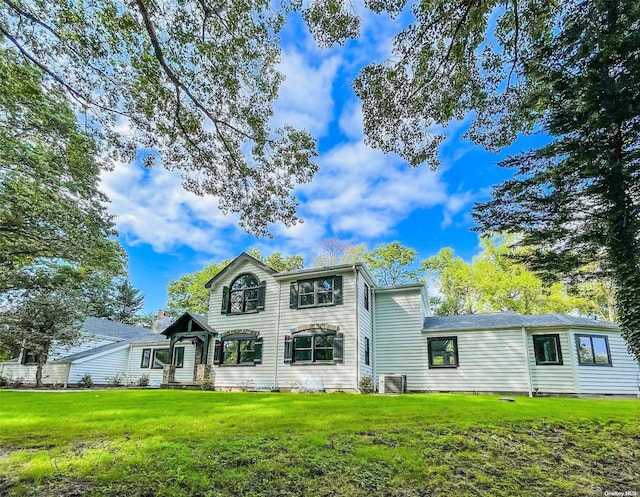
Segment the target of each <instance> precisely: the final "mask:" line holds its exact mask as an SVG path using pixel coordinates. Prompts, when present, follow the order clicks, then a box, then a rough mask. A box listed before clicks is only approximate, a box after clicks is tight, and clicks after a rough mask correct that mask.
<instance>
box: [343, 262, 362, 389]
mask: <svg viewBox="0 0 640 497" xmlns="http://www.w3.org/2000/svg"><path fill="white" fill-rule="evenodd" d="M352 268H353V273H354V274H355V276H356V390H359V389H360V286H359V284H358V282H359V278H358V277H359V276H360V275H359V274H358V269H357V268H356V265H355V264H354V265H353V266H352ZM343 353H344V352H343Z"/></svg>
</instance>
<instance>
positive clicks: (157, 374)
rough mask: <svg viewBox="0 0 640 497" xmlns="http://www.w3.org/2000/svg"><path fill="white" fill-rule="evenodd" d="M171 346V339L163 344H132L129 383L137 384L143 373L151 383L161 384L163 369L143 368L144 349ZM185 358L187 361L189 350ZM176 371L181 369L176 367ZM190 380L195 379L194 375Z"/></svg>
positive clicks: (185, 353)
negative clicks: (141, 365)
mask: <svg viewBox="0 0 640 497" xmlns="http://www.w3.org/2000/svg"><path fill="white" fill-rule="evenodd" d="M167 348H169V341H167V343H162V344H152V343H151V344H136V345H132V346H131V353H130V355H129V368H128V374H129V376H128V378H129V384H132V385H135V384H136V382H137V381H138V380H139V379H140V378H141V377H142V375H143V374H146V375H147V376H148V377H149V383H150V384H156V385H160V384H161V383H162V375H163V371H164V370H163V369H152V368H141V367H140V364H142V351H143V350H144V349H167ZM184 359H185V363H186V361H187V351H186V349H185V351H184ZM151 360H153V351H152V353H151ZM176 371H180V369H176ZM188 381H189V382H191V381H193V377H192V379H191V380H188Z"/></svg>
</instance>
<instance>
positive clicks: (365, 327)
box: [358, 273, 374, 378]
mask: <svg viewBox="0 0 640 497" xmlns="http://www.w3.org/2000/svg"><path fill="white" fill-rule="evenodd" d="M367 288H368V291H369V309H367V308H365V306H364V303H365V296H366V293H367ZM373 301H374V298H373V289H372V287H371V285H370V284H369V283H368V282H367V281H366V280H365V277H364V275H363V274H362V273H360V274H359V275H358V312H359V327H360V340H359V344H358V345H359V349H360V378H362V377H363V376H367V375H368V376H371V375H373V333H372V330H373ZM367 339H368V340H369V365H367V364H365V362H366V354H365V351H366V345H365V344H366V340H367Z"/></svg>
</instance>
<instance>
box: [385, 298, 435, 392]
mask: <svg viewBox="0 0 640 497" xmlns="http://www.w3.org/2000/svg"><path fill="white" fill-rule="evenodd" d="M374 311H375V327H376V329H375V333H374V340H375V344H374V351H375V363H376V376H377V377H376V378H375V381H376V385H377V382H378V377H379V376H380V375H384V374H394V373H398V374H406V375H407V388H408V389H409V390H418V391H423V390H428V388H429V387H428V384H427V363H426V358H427V341H426V338H425V337H424V336H422V331H421V330H422V299H421V292H420V289H417V288H416V289H408V290H403V291H399V290H395V291H382V292H379V291H378V292H376V302H375V309H374Z"/></svg>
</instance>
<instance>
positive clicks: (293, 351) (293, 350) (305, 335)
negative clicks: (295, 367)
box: [291, 330, 337, 365]
mask: <svg viewBox="0 0 640 497" xmlns="http://www.w3.org/2000/svg"><path fill="white" fill-rule="evenodd" d="M336 336H337V333H336V332H335V331H333V330H326V331H322V332H319V331H313V332H301V333H296V334H294V335H293V336H292V340H291V341H292V343H291V363H292V364H319V365H323V364H324V365H326V364H335V360H334V357H333V356H334V345H333V344H334V342H335V339H336ZM319 337H332V341H331V347H320V348H318V349H316V338H319ZM297 338H310V339H311V347H304V348H297V350H310V351H311V359H309V360H297V359H296V339H297ZM316 350H330V351H331V359H316Z"/></svg>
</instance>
